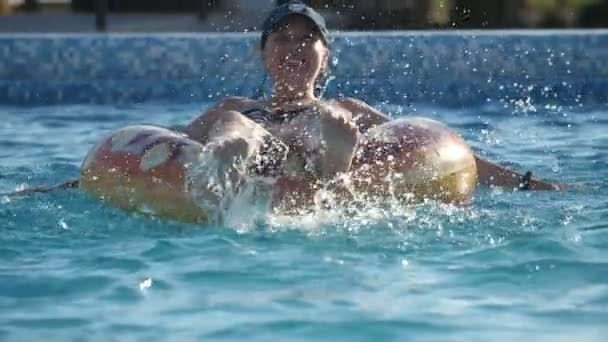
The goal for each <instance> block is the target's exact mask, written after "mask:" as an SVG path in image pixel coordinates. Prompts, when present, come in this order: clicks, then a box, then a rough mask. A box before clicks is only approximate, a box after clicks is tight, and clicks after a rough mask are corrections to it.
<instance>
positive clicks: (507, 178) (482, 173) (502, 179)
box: [336, 98, 563, 190]
mask: <svg viewBox="0 0 608 342" xmlns="http://www.w3.org/2000/svg"><path fill="white" fill-rule="evenodd" d="M336 102H337V103H338V104H339V105H340V106H342V107H343V108H345V109H347V110H349V111H350V112H351V113H352V115H353V118H354V119H355V122H356V123H357V126H358V127H359V130H360V131H361V132H362V133H365V132H366V131H367V130H369V129H370V128H373V127H375V126H378V125H381V124H383V123H385V122H388V121H390V120H391V118H390V117H389V116H388V115H386V114H383V113H381V112H380V111H378V110H377V109H375V108H373V107H371V106H370V105H368V104H367V103H365V102H363V101H361V100H357V99H353V98H344V99H339V100H336ZM475 161H476V163H477V182H478V183H479V184H481V185H486V186H504V187H509V188H512V189H525V190H528V189H529V190H560V189H563V186H562V185H557V184H551V183H548V182H544V181H542V180H539V179H536V178H532V177H531V174H520V173H517V172H515V171H513V170H509V169H507V168H505V167H502V166H500V165H498V164H495V163H492V162H490V161H488V160H485V159H483V158H481V157H479V156H478V155H475Z"/></svg>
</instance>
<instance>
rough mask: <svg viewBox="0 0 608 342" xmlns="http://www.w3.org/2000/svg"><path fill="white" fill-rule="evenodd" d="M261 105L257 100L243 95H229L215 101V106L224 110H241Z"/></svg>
mask: <svg viewBox="0 0 608 342" xmlns="http://www.w3.org/2000/svg"><path fill="white" fill-rule="evenodd" d="M258 105H261V102H260V101H259V100H254V99H250V98H248V97H244V96H229V97H226V98H224V99H222V100H221V101H220V102H218V103H217V105H216V107H219V108H222V109H224V110H236V111H241V110H244V109H249V108H252V107H255V106H258Z"/></svg>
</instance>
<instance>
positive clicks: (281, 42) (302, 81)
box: [261, 2, 329, 92]
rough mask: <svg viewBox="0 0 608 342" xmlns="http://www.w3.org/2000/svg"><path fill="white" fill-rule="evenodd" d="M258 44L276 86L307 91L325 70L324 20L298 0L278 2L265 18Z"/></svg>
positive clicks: (326, 64)
mask: <svg viewBox="0 0 608 342" xmlns="http://www.w3.org/2000/svg"><path fill="white" fill-rule="evenodd" d="M261 48H262V58H263V61H264V66H265V68H266V71H267V72H268V74H269V75H270V77H271V78H272V79H273V81H274V83H275V87H288V88H290V89H294V91H296V92H302V91H306V89H311V88H313V87H315V86H317V85H318V84H317V83H318V82H320V81H321V79H323V78H324V75H325V73H326V72H327V66H328V59H329V49H328V42H327V29H326V28H325V21H324V20H323V18H322V17H321V16H320V15H319V14H318V13H317V12H315V11H314V10H313V9H311V8H310V7H308V6H306V5H304V4H302V3H300V2H290V3H288V4H285V5H282V6H279V7H277V8H276V9H275V10H274V11H273V12H272V13H271V14H270V16H269V17H268V18H267V19H266V21H265V22H264V26H263V32H262V41H261Z"/></svg>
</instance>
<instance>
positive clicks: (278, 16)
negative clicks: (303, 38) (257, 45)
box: [261, 0, 329, 49]
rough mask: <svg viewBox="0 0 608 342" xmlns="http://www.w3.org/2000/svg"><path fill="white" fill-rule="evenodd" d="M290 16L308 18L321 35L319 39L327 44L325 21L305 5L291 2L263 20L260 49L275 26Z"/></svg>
mask: <svg viewBox="0 0 608 342" xmlns="http://www.w3.org/2000/svg"><path fill="white" fill-rule="evenodd" d="M290 15H300V16H303V17H305V18H308V20H310V21H311V22H312V23H313V24H314V25H315V28H316V29H317V30H318V31H319V33H320V34H321V39H323V41H324V42H325V43H326V44H328V43H329V42H328V38H327V37H328V35H329V32H328V31H327V26H325V19H323V17H322V16H321V15H320V14H319V13H318V12H317V11H315V10H314V9H312V8H311V7H309V6H307V5H306V4H304V3H302V2H300V1H297V0H292V1H290V2H288V3H286V4H283V5H281V6H278V7H276V8H275V9H274V10H272V12H270V14H269V15H268V17H267V18H266V20H264V24H262V42H261V43H262V44H261V47H262V49H263V48H264V45H266V39H268V35H269V34H270V33H272V32H273V31H274V30H275V29H276V27H275V26H276V25H277V24H278V23H279V22H280V21H281V20H283V19H285V18H287V17H288V16H290Z"/></svg>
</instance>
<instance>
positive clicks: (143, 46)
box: [0, 30, 608, 106]
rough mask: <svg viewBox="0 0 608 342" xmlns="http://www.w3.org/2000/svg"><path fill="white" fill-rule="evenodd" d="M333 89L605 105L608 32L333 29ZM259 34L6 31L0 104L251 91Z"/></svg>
mask: <svg viewBox="0 0 608 342" xmlns="http://www.w3.org/2000/svg"><path fill="white" fill-rule="evenodd" d="M333 37H334V38H333V40H332V42H331V47H332V58H331V59H332V76H333V77H335V79H334V80H332V81H331V82H330V83H329V87H328V93H329V95H330V96H337V95H344V96H357V97H360V98H363V99H367V100H374V101H375V102H377V101H378V99H380V101H383V100H384V101H388V102H391V103H404V104H405V103H410V102H431V103H438V104H444V105H451V106H461V105H471V104H480V103H483V102H488V101H496V100H500V101H526V100H528V99H530V100H534V101H539V100H542V101H548V102H551V101H552V99H555V101H557V100H558V99H559V103H560V104H565V103H576V102H599V103H608V63H607V61H608V30H595V31H583V30H581V31H579V30H574V31H460V32H459V31H452V32H382V33H335V34H334V35H333ZM258 38H259V37H258V34H255V33H234V34H145V35H131V34H128V35H126V34H109V35H97V34H95V35H88V34H82V35H80V34H38V35H0V61H1V63H0V104H4V105H53V104H80V103H83V104H84V103H86V104H91V103H96V104H104V103H140V102H150V101H161V102H180V103H183V102H198V101H210V100H215V99H216V98H218V97H223V96H226V95H244V96H253V95H254V94H255V93H256V89H257V88H258V87H259V84H260V82H261V79H262V70H261V66H260V60H259V46H258Z"/></svg>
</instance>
